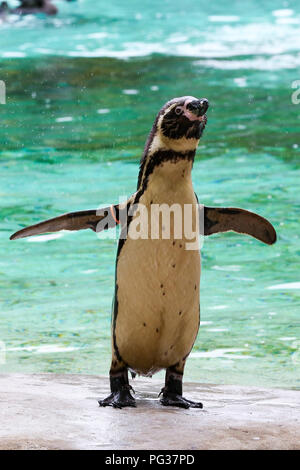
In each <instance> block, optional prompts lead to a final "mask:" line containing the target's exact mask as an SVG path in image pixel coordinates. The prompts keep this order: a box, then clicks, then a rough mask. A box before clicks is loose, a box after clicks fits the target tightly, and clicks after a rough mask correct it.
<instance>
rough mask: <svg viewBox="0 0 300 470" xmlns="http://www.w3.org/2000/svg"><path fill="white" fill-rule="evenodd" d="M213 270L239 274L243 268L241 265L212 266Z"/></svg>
mask: <svg viewBox="0 0 300 470" xmlns="http://www.w3.org/2000/svg"><path fill="white" fill-rule="evenodd" d="M212 269H215V270H216V271H233V272H237V271H240V270H241V266H239V265H234V264H231V265H230V264H227V265H226V266H217V265H214V266H212Z"/></svg>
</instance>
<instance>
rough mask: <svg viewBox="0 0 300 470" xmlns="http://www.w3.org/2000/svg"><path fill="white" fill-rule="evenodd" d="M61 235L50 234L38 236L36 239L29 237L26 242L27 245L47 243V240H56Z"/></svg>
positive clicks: (61, 234)
mask: <svg viewBox="0 0 300 470" xmlns="http://www.w3.org/2000/svg"><path fill="white" fill-rule="evenodd" d="M62 236H63V233H50V234H48V235H38V236H37V237H30V238H28V239H27V240H26V241H27V242H28V243H35V242H38V243H40V242H48V241H49V240H55V239H56V238H61V237H62Z"/></svg>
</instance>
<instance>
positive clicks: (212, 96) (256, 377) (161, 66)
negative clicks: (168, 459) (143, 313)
mask: <svg viewBox="0 0 300 470" xmlns="http://www.w3.org/2000/svg"><path fill="white" fill-rule="evenodd" d="M110 3H111V4H110V5H107V3H106V2H100V1H99V2H97V11H95V10H94V9H95V2H93V1H91V0H82V1H80V2H79V1H78V2H75V3H72V4H70V3H67V2H56V4H57V6H58V7H59V8H60V13H59V14H58V16H57V17H55V18H50V19H49V18H44V17H42V16H40V17H34V16H28V17H26V18H21V19H18V18H16V17H11V18H9V19H8V21H6V22H2V24H0V34H1V41H0V57H1V69H0V79H1V80H4V81H5V82H6V89H7V103H6V105H0V118H1V131H0V144H1V146H0V148H1V152H0V165H1V183H0V184H1V186H0V196H1V220H0V249H1V258H0V285H1V291H0V341H2V342H4V343H5V348H6V361H5V363H3V364H0V371H2V372H8V371H19V372H21V371H22V372H42V371H44V372H64V373H67V372H72V373H78V372H79V373H93V374H96V373H103V374H107V373H108V369H109V365H110V310H111V301H112V296H113V285H114V259H115V254H116V246H117V245H116V243H117V242H116V241H115V240H113V239H101V240H99V239H98V238H97V236H96V235H95V234H94V233H92V232H90V231H83V232H78V233H66V232H65V233H62V234H58V235H59V236H58V237H57V234H56V236H55V237H56V238H54V237H50V238H49V237H41V238H39V239H38V238H32V239H28V240H27V239H25V240H19V241H16V242H10V241H9V240H8V237H9V235H10V234H11V233H12V232H14V231H15V230H17V229H19V228H21V227H22V226H24V225H28V224H32V223H34V222H37V221H39V220H42V219H45V218H49V217H53V216H56V215H58V214H60V213H62V212H66V211H72V210H81V209H89V208H95V207H98V206H99V205H102V204H110V203H113V202H118V200H119V196H120V195H121V196H126V195H130V194H131V193H132V192H134V191H135V188H136V179H137V173H138V162H139V158H140V155H141V152H142V149H143V145H144V142H145V139H146V136H147V133H148V132H149V130H150V128H151V125H152V122H153V119H154V117H155V114H156V112H157V111H158V109H159V108H160V107H161V105H162V104H163V103H164V102H165V101H167V100H168V99H170V98H172V97H174V96H180V95H187V94H192V95H195V96H206V97H207V98H208V99H209V100H210V103H211V107H210V110H209V113H208V115H209V120H208V125H207V128H206V130H205V134H204V136H203V138H202V140H201V143H200V146H199V150H198V152H197V159H196V162H195V166H194V172H193V180H194V185H195V189H196V192H197V194H198V197H199V200H200V202H202V203H203V204H206V205H220V206H223V205H224V206H240V207H244V208H246V209H250V210H254V211H257V212H259V213H260V214H262V215H264V216H265V217H267V218H269V219H270V220H271V221H272V223H273V224H274V226H275V228H276V230H277V232H278V242H277V244H276V245H274V246H272V247H269V246H265V245H263V244H261V243H259V242H258V241H256V240H254V239H251V238H248V237H243V236H239V235H236V234H232V233H229V234H220V235H216V236H213V237H210V238H208V239H206V240H205V243H204V247H203V250H202V258H203V262H202V278H201V321H202V324H201V328H200V331H199V335H198V338H197V341H196V344H195V347H194V349H193V352H192V354H191V356H190V359H189V361H188V363H187V368H186V377H187V378H189V379H192V380H197V381H202V382H215V383H240V384H250V385H257V384H260V385H266V386H281V387H293V388H299V383H300V381H299V379H300V377H299V375H300V374H299V364H300V353H299V346H300V337H299V310H300V308H299V307H300V279H299V262H300V245H299V229H298V227H299V210H300V197H299V177H300V165H299V155H300V139H299V125H300V104H299V105H295V104H292V101H291V94H292V92H293V91H294V90H293V89H292V88H291V84H292V82H293V81H295V80H299V79H300V71H299V65H300V52H299V50H300V35H299V25H300V6H299V4H298V3H297V2H281V1H278V0H276V1H272V2H271V1H264V2H258V1H252V2H250V1H248V2H234V3H233V5H231V6H230V7H229V6H228V3H227V2H226V3H225V2H224V1H219V2H211V4H209V5H207V2H204V1H203V2H202V1H196V0H195V1H192V0H190V1H188V2H184V3H182V2H177V1H165V2H162V1H160V2H158V1H152V2H144V3H143V4H141V3H140V2H137V1H131V2H127V3H128V4H129V5H126V8H125V6H124V5H125V4H124V2H120V1H119V2H116V1H115V2H110ZM141 5H142V6H141ZM0 344H1V343H0ZM1 357H2V358H3V354H2V356H0V358H1ZM2 362H3V361H2Z"/></svg>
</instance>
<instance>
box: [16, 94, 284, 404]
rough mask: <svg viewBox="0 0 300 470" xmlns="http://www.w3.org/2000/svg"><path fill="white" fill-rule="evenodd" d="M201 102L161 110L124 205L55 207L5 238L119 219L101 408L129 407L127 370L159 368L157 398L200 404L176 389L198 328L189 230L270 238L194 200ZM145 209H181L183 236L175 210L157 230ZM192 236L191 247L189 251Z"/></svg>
mask: <svg viewBox="0 0 300 470" xmlns="http://www.w3.org/2000/svg"><path fill="white" fill-rule="evenodd" d="M208 107H209V103H208V100H207V99H206V98H201V99H198V98H195V97H193V96H184V97H179V98H174V99H172V100H170V101H168V102H167V103H166V104H165V105H164V106H163V107H162V108H161V110H160V111H159V113H158V114H157V116H156V119H155V121H154V124H153V127H152V129H151V132H150V134H149V136H148V139H147V141H146V145H145V148H144V152H143V155H142V158H141V161H140V167H139V175H138V183H137V190H136V192H135V193H134V194H133V195H132V196H131V197H130V198H129V199H128V200H127V201H126V202H125V203H122V204H115V205H112V206H110V207H106V208H103V209H100V210H89V211H81V212H73V213H68V214H63V215H61V216H59V217H56V218H53V219H50V220H46V221H44V222H41V223H38V224H36V225H33V226H30V227H27V228H23V229H22V230H20V231H18V232H16V233H15V234H13V235H12V236H11V237H10V238H11V239H12V240H15V239H18V238H23V237H27V236H31V235H37V234H41V233H46V232H56V231H59V230H81V229H92V230H93V231H95V232H100V231H101V230H107V229H109V228H112V227H116V226H117V225H120V229H121V231H120V239H119V243H118V249H117V256H116V267H115V293H114V301H113V311H112V325H111V332H112V334H111V338H112V341H111V347H112V361H111V367H110V372H109V377H110V389H111V393H110V394H109V396H108V397H106V398H104V399H102V400H99V405H100V406H101V407H106V406H112V407H114V408H123V407H135V406H136V400H135V398H134V396H133V394H132V392H133V389H132V387H131V386H130V384H129V379H128V372H131V373H132V376H133V377H134V376H135V375H136V374H139V375H143V376H152V375H153V374H155V373H156V372H158V371H160V370H165V371H166V372H165V385H164V387H163V389H162V390H161V392H160V395H161V398H160V403H161V404H162V405H164V406H175V407H180V408H190V407H191V408H202V407H203V405H202V403H201V402H194V401H191V400H189V399H187V398H185V397H184V396H183V394H182V388H183V387H182V382H183V374H184V368H185V364H186V360H187V358H188V356H189V354H190V352H191V350H192V347H193V344H194V342H195V340H196V337H197V334H198V329H199V325H200V302H199V299H200V293H199V287H200V250H199V234H200V233H202V234H203V235H204V236H210V235H212V234H215V233H220V232H227V231H235V232H238V233H242V234H247V235H250V236H252V237H255V238H257V239H258V240H260V241H262V242H264V243H266V244H268V245H272V244H273V243H275V241H276V232H275V229H274V227H273V226H272V225H271V223H270V222H269V221H268V220H266V219H265V218H263V217H261V216H259V215H258V214H255V213H253V212H249V211H246V210H243V209H240V208H234V207H229V208H224V207H223V208H222V207H220V208H218V207H205V206H201V205H200V204H199V203H198V199H197V196H196V194H195V192H194V189H193V183H192V178H191V173H192V168H193V163H194V158H195V153H196V149H197V146H198V143H199V140H200V138H201V136H202V134H203V131H204V129H205V127H206V124H207V115H206V113H207V110H208ZM153 207H155V208H156V209H157V208H161V207H164V208H170V207H172V208H177V209H179V212H180V210H181V211H182V212H184V210H185V208H186V207H188V208H189V217H188V218H187V219H188V220H189V222H190V225H191V231H190V232H191V234H192V237H191V236H190V234H189V233H186V231H185V230H184V231H182V230H181V231H180V230H179V232H180V233H179V234H178V233H176V234H175V232H176V230H177V229H179V228H182V225H184V224H183V223H182V220H179V222H178V219H175V211H174V213H172V214H171V213H170V218H169V227H167V225H168V224H167V223H166V220H167V219H163V220H162V214H161V213H160V212H157V211H156V213H155V214H156V216H155V217H152V215H153V211H152V209H153ZM142 214H144V215H142ZM157 214H158V215H157ZM175 220H176V222H175ZM199 220H201V221H202V224H201V223H200V224H199ZM197 221H198V222H197ZM177 222H178V223H177ZM142 225H144V229H143V231H141V230H140V228H141V226H142ZM199 226H200V228H199ZM153 229H155V230H153ZM168 229H170V230H169V233H167V236H164V235H165V232H168ZM153 232H155V233H154V236H153ZM193 237H194V242H193V245H194V243H195V245H194V246H193V249H189V248H188V243H190V242H191V239H192V238H193ZM195 246H196V248H195Z"/></svg>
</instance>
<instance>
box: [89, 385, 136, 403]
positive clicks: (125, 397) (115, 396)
mask: <svg viewBox="0 0 300 470" xmlns="http://www.w3.org/2000/svg"><path fill="white" fill-rule="evenodd" d="M130 390H132V391H133V393H134V390H133V388H132V387H131V386H130V385H123V386H122V387H121V388H120V389H119V390H117V391H114V392H112V393H111V394H110V395H109V396H108V397H106V398H105V399H104V400H99V401H98V403H99V406H112V407H113V408H125V406H132V407H136V402H135V399H134V398H133V396H132V395H131V393H130Z"/></svg>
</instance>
